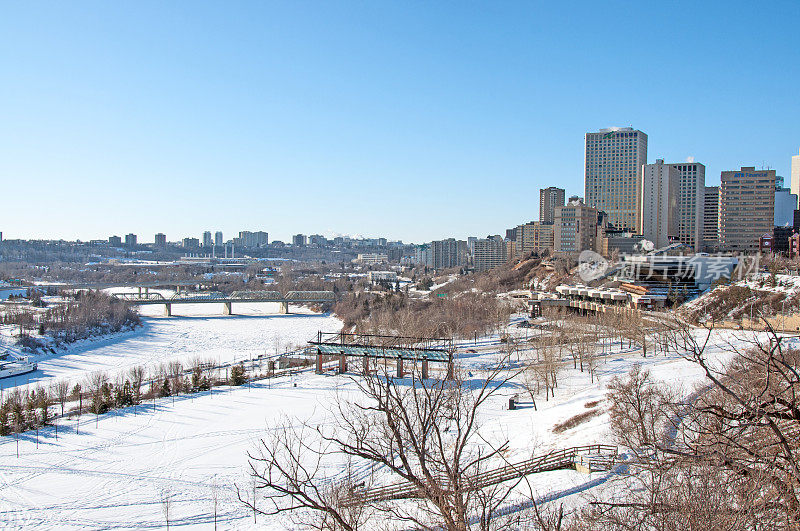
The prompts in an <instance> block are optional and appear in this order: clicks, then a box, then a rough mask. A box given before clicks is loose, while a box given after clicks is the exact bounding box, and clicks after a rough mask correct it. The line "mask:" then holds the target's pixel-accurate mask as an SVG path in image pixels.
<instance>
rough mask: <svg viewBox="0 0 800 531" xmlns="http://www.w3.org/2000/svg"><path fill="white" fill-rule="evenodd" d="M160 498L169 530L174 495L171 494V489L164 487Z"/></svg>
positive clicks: (162, 512) (162, 511)
mask: <svg viewBox="0 0 800 531" xmlns="http://www.w3.org/2000/svg"><path fill="white" fill-rule="evenodd" d="M158 498H159V501H160V502H161V514H162V515H163V516H164V522H165V523H166V525H167V529H169V517H170V509H171V508H172V493H171V492H170V490H169V487H164V488H163V489H161V491H160V492H159V495H158Z"/></svg>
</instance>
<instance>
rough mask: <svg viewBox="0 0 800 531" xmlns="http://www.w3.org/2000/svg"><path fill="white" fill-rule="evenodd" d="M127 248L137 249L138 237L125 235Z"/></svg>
mask: <svg viewBox="0 0 800 531" xmlns="http://www.w3.org/2000/svg"><path fill="white" fill-rule="evenodd" d="M125 247H136V235H135V234H133V233H131V234H126V235H125Z"/></svg>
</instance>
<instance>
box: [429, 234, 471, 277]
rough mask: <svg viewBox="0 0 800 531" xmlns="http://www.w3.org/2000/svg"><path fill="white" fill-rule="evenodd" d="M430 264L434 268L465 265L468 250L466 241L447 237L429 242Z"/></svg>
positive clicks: (467, 259)
mask: <svg viewBox="0 0 800 531" xmlns="http://www.w3.org/2000/svg"><path fill="white" fill-rule="evenodd" d="M430 252H431V265H432V266H433V268H434V269H447V268H449V267H461V266H464V265H467V263H468V261H469V252H468V249H467V242H466V241H462V240H456V239H454V238H448V239H446V240H437V241H433V242H431V243H430Z"/></svg>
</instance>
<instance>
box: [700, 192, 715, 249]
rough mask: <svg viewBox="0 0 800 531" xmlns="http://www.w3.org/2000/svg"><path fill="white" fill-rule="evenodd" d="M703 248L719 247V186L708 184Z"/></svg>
mask: <svg viewBox="0 0 800 531" xmlns="http://www.w3.org/2000/svg"><path fill="white" fill-rule="evenodd" d="M703 198H704V199H703V249H704V250H705V251H716V250H717V248H718V247H719V186H706V187H705V193H704V196H703Z"/></svg>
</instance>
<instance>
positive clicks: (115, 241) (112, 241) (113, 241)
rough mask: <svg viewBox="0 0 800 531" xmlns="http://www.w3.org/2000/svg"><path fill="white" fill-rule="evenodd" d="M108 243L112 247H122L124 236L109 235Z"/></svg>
mask: <svg viewBox="0 0 800 531" xmlns="http://www.w3.org/2000/svg"><path fill="white" fill-rule="evenodd" d="M108 244H109V245H110V246H111V247H121V246H122V238H120V237H119V236H109V237H108Z"/></svg>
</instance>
